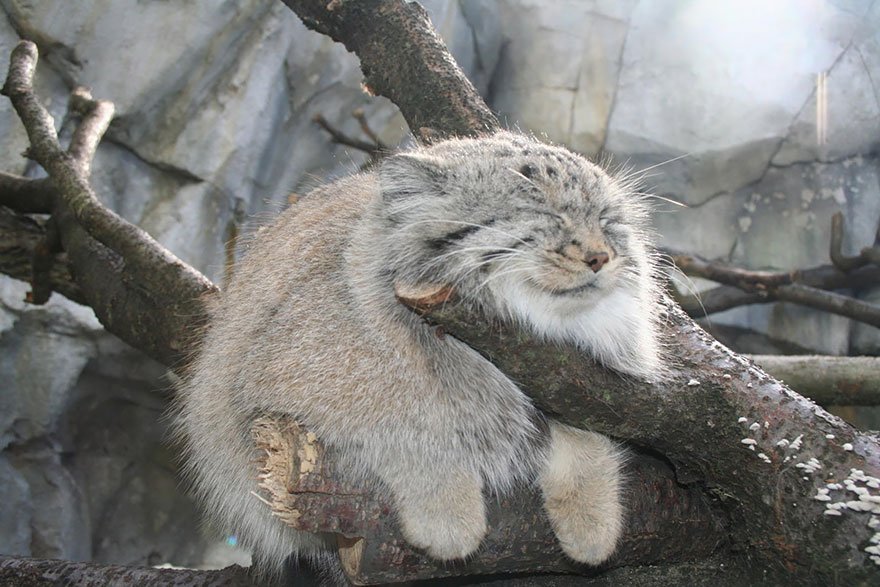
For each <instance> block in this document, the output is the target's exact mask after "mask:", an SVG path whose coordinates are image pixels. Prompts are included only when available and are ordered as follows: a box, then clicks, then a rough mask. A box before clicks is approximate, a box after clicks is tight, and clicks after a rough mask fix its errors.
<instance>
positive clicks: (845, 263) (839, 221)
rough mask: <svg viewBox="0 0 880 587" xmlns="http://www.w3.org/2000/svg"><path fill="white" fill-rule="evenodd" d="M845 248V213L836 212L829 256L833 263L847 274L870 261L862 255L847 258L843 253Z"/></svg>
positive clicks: (832, 220) (832, 224)
mask: <svg viewBox="0 0 880 587" xmlns="http://www.w3.org/2000/svg"><path fill="white" fill-rule="evenodd" d="M842 247H843V212H836V213H835V214H834V216H832V217H831V244H830V246H829V251H828V256H829V257H831V262H832V263H833V264H834V266H835V267H837V268H838V269H840V270H841V271H844V272H847V271H852V270H853V269H858V268H859V267H862V266H864V265H865V264H866V263H868V259H866V258H865V257H863V256H862V255H857V256H855V257H847V256H845V255H844V254H843V252H842Z"/></svg>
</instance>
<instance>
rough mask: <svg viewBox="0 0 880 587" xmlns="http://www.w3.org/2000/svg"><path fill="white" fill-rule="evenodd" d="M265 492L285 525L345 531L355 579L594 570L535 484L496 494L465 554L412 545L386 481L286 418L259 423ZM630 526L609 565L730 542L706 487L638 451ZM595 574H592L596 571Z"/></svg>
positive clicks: (689, 553)
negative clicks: (364, 474)
mask: <svg viewBox="0 0 880 587" xmlns="http://www.w3.org/2000/svg"><path fill="white" fill-rule="evenodd" d="M253 436H254V442H255V444H256V446H257V449H258V453H257V454H258V455H259V456H258V463H259V467H260V473H259V485H260V487H261V489H262V490H263V491H262V496H261V498H262V499H263V500H264V501H265V502H266V505H267V507H269V508H271V510H272V512H273V513H274V514H275V515H276V516H278V518H279V519H280V520H282V521H283V522H284V523H286V524H288V525H290V526H292V527H294V528H297V529H298V530H303V531H307V532H332V533H334V534H336V535H337V536H338V543H339V552H340V559H341V561H342V564H343V569H344V570H345V572H346V574H347V576H348V577H349V579H350V580H351V581H352V582H353V583H355V584H358V585H370V584H376V583H384V582H390V581H395V580H400V577H401V576H405V577H407V579H408V580H416V579H429V578H439V577H447V576H454V575H485V574H493V573H513V572H525V571H528V572H551V571H552V572H588V571H591V569H589V568H587V567H585V566H583V565H577V564H575V563H574V562H572V561H571V560H570V559H568V558H567V557H565V555H564V554H563V553H562V551H561V550H560V549H559V546H558V544H557V541H556V538H555V537H554V534H553V530H552V529H551V527H550V525H549V523H548V521H547V518H546V516H545V515H544V513H543V508H542V505H541V504H542V498H541V496H540V494H539V492H538V491H537V490H536V488H534V487H520V488H518V489H517V490H516V491H515V492H513V493H511V494H509V495H503V496H497V497H490V498H489V499H488V500H487V504H488V519H489V527H490V531H489V535H488V536H487V537H486V539H485V540H484V542H483V544H482V545H481V547H480V550H479V551H478V552H477V553H475V554H474V555H473V556H472V557H470V558H469V559H468V560H467V561H463V562H460V563H454V564H451V563H443V562H440V561H436V560H432V559H430V558H428V557H426V556H425V555H424V554H422V553H421V552H419V551H418V550H416V549H414V548H413V547H411V546H409V545H408V544H407V542H406V540H404V538H403V536H402V535H401V533H400V530H399V528H398V527H397V524H396V522H395V518H394V508H393V506H392V504H391V503H390V501H389V499H388V497H387V495H385V494H384V493H383V492H382V491H381V490H380V489H379V488H375V487H373V488H367V487H363V486H360V485H357V484H353V483H350V482H347V481H346V480H345V476H344V474H342V472H341V471H339V470H338V463H339V460H338V459H337V458H336V456H335V455H334V454H333V453H332V452H330V453H328V452H327V451H325V449H324V448H323V447H322V446H321V444H320V443H319V442H318V439H317V438H316V437H315V435H314V434H311V433H310V432H308V431H306V430H305V429H303V428H302V427H300V426H299V425H297V424H296V422H294V421H292V420H290V419H288V418H285V417H283V416H279V417H274V418H272V417H266V418H262V419H260V420H258V421H257V422H256V423H255V425H254V427H253ZM627 476H628V478H629V482H628V493H627V496H626V501H627V504H628V506H629V511H628V519H629V521H628V524H627V528H626V532H625V534H624V536H623V539H622V540H621V543H620V545H619V547H618V551H617V553H616V554H615V556H614V558H613V559H612V560H611V561H610V562H609V563H607V564H606V565H605V567H604V568H609V567H614V566H621V565H640V564H657V563H659V562H673V561H679V560H695V559H699V558H701V557H706V556H709V555H711V554H712V553H713V552H714V551H715V550H716V549H717V548H718V547H719V546H720V545H721V544H722V543H723V542H724V540H725V535H724V533H723V531H722V527H721V525H720V523H719V522H718V521H717V520H716V518H715V516H714V515H713V513H712V512H711V511H710V508H709V506H708V504H707V502H706V500H705V498H704V497H703V496H702V495H701V494H700V491H699V490H698V489H697V488H695V487H691V488H684V487H681V486H680V485H679V484H678V483H677V482H676V480H675V479H674V477H673V476H672V475H671V472H670V471H669V469H668V468H667V467H666V466H665V465H663V463H661V462H659V461H657V460H656V459H653V458H650V457H646V456H639V457H637V458H634V459H633V461H632V462H631V463H630V465H629V466H628V468H627ZM593 572H595V571H594V570H593Z"/></svg>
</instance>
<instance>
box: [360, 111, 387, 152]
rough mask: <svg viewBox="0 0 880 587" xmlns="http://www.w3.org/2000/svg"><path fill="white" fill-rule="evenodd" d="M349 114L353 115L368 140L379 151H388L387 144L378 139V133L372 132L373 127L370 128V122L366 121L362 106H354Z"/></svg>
mask: <svg viewBox="0 0 880 587" xmlns="http://www.w3.org/2000/svg"><path fill="white" fill-rule="evenodd" d="M351 115H352V116H354V118H355V120H357V121H358V123H359V124H360V125H361V130H362V131H363V133H364V134H365V135H367V136H368V137H370V140H371V141H373V143H375V145H376V147H378V149H379V150H380V151H386V152H387V151H389V148H388V145H386V144H385V143H383V142H382V141H381V140H380V139H379V135H377V134H376V133H375V132H373V129H372V128H370V123H369V122H368V121H367V115H366V114H364V109H363V108H356V109H355V111H354V112H352V113H351Z"/></svg>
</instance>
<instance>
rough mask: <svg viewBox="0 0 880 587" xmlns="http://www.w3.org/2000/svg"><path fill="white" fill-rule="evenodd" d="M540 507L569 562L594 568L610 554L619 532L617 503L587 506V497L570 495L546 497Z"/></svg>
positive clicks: (620, 515)
mask: <svg viewBox="0 0 880 587" xmlns="http://www.w3.org/2000/svg"><path fill="white" fill-rule="evenodd" d="M544 507H545V509H546V511H547V515H548V517H549V518H550V523H551V525H552V526H553V531H554V532H555V533H556V537H557V539H558V540H559V545H560V546H561V547H562V551H563V552H565V554H567V555H568V556H570V557H571V558H572V559H574V560H576V561H578V562H581V563H587V564H590V565H598V564H601V563H603V562H605V561H606V560H607V559H608V558H609V557H610V556H611V555H612V554H614V549H615V548H616V546H617V541H618V539H619V538H620V534H621V531H622V524H621V523H620V520H621V518H622V512H621V508H620V504H619V503H616V502H615V503H604V504H601V503H590V501H589V497H585V496H576V495H575V494H571V495H569V496H565V497H549V496H548V497H547V499H546V501H545V504H544Z"/></svg>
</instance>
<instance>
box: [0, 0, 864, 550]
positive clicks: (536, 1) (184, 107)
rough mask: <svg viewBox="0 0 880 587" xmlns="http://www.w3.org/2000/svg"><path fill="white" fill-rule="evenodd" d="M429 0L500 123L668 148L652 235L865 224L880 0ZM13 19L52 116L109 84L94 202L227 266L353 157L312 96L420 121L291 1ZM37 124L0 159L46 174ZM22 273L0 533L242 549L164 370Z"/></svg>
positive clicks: (738, 323)
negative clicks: (367, 88)
mask: <svg viewBox="0 0 880 587" xmlns="http://www.w3.org/2000/svg"><path fill="white" fill-rule="evenodd" d="M425 4H426V6H427V9H428V11H429V13H430V15H431V17H432V19H433V20H434V22H435V23H436V25H437V27H438V29H439V31H440V33H441V34H442V35H443V36H444V38H445V39H446V41H447V43H448V44H449V46H450V48H451V49H452V51H453V53H454V55H455V56H456V58H457V59H458V61H459V63H461V64H462V66H463V68H464V70H465V72H466V73H467V74H468V75H469V77H470V78H471V79H472V80H473V82H474V84H475V85H476V87H477V88H478V89H479V90H480V91H481V92H482V93H483V95H484V96H486V98H487V100H488V101H489V103H490V105H491V106H492V107H493V108H494V109H496V110H497V111H498V112H499V113H500V114H501V116H502V117H503V119H504V120H505V121H506V123H507V124H509V125H511V126H514V127H518V128H521V129H523V130H525V131H530V132H534V133H536V134H538V135H541V136H546V137H547V138H548V139H549V140H552V141H557V142H562V143H565V144H568V145H569V146H571V147H572V148H574V149H577V150H579V151H581V152H583V153H585V154H588V155H591V156H592V155H597V154H601V153H610V154H611V155H613V157H614V159H615V160H616V161H629V162H630V163H631V164H632V165H633V166H634V167H635V168H637V169H644V168H646V167H649V166H653V165H657V164H662V165H659V167H657V168H656V169H654V170H652V171H651V173H652V174H653V175H652V176H651V177H649V178H648V179H647V182H646V183H647V185H648V186H649V187H650V188H651V189H652V190H653V191H654V192H655V193H658V194H661V195H664V196H670V197H673V198H675V199H678V200H680V201H683V202H686V203H687V204H688V207H674V206H669V205H659V206H658V207H657V213H656V214H655V222H656V225H657V228H658V231H659V233H660V238H661V242H662V244H663V245H665V246H668V247H672V248H677V249H682V250H687V251H693V252H697V253H700V254H702V255H703V256H706V257H709V258H713V259H721V260H729V261H731V262H735V263H737V264H742V265H745V266H748V267H752V268H756V269H757V268H762V269H793V268H797V267H803V266H811V265H819V264H823V263H825V262H827V249H828V239H829V226H830V218H831V215H832V214H833V213H834V212H836V211H838V210H841V211H843V212H844V215H845V218H846V224H847V238H846V242H845V243H844V246H845V250H846V251H847V252H850V253H853V252H855V251H857V250H859V249H860V248H861V247H862V246H865V245H868V244H871V243H872V242H873V239H874V234H875V231H876V228H877V224H878V222H880V179H878V176H880V170H878V163H880V162H878V146H880V91H878V90H880V1H872V0H837V1H830V0H813V1H811V2H803V1H802V0H776V1H774V2H769V3H768V2H765V1H762V0H739V1H737V2H733V1H727V0H724V1H716V0H696V1H693V2H686V1H683V0H656V1H654V0H652V1H651V2H647V1H641V2H639V1H637V0H623V1H616V0H487V1H480V2H477V1H467V0H460V1H453V0H428V1H426V2H425ZM20 35H26V36H28V37H30V38H33V39H35V40H37V41H38V43H39V45H40V47H41V51H42V52H43V55H42V58H41V66H40V68H39V69H38V71H37V77H36V86H37V89H38V91H39V93H40V95H41V96H42V97H43V98H44V100H45V101H46V103H47V105H48V107H49V109H50V111H51V112H52V114H53V116H54V117H55V120H56V124H57V125H58V126H59V127H62V125H63V123H64V115H65V112H66V106H67V96H68V94H69V91H70V89H71V87H73V86H74V85H77V84H81V85H87V86H90V87H91V88H92V91H93V94H94V95H95V96H96V97H100V98H106V99H109V100H112V101H113V102H114V103H115V105H116V108H117V116H116V119H115V120H114V122H113V125H112V126H111V128H110V130H109V132H108V133H107V137H106V140H105V141H104V142H103V143H102V145H101V147H100V149H99V151H98V155H97V158H96V162H95V166H94V174H93V178H92V181H93V184H94V186H95V188H96V191H97V192H98V194H99V196H100V197H101V198H102V199H103V201H105V202H106V203H107V204H108V205H109V206H111V207H112V208H113V209H115V210H117V211H118V212H119V213H121V214H122V215H123V216H125V217H126V218H128V219H129V220H131V221H133V222H136V223H138V224H140V225H141V226H143V227H144V228H145V229H146V230H148V231H149V232H150V233H151V234H152V235H154V236H155V237H156V238H157V239H158V240H159V241H160V242H162V243H164V244H165V245H166V246H167V247H169V248H170V249H171V250H172V251H174V252H175V253H176V254H178V255H179V256H180V257H181V258H183V259H184V260H185V261H187V262H189V263H191V264H193V265H194V266H196V267H197V268H199V269H200V270H202V271H204V272H205V273H206V274H207V275H209V276H210V277H211V278H212V279H215V280H218V281H221V282H222V279H223V267H224V266H225V263H226V262H227V261H228V260H230V259H231V258H232V255H233V252H232V251H233V249H234V246H229V245H227V243H228V242H229V241H230V239H234V238H236V237H238V236H239V235H241V234H242V233H246V232H247V231H248V230H249V228H248V227H247V225H248V224H249V223H250V221H251V219H252V218H255V217H256V218H261V217H265V216H266V215H268V214H271V213H273V212H274V211H275V210H277V209H279V208H280V207H282V206H283V205H284V204H285V203H286V201H287V197H288V194H289V193H290V192H300V193H301V192H305V191H307V190H308V189H310V188H311V187H314V186H315V185H319V184H320V183H322V182H324V181H326V180H328V179H331V178H333V177H336V176H339V175H343V174H345V173H348V172H350V171H352V170H354V169H357V168H358V167H359V166H360V165H362V164H363V163H364V161H365V158H364V155H363V154H361V153H358V152H355V151H351V150H349V149H347V148H343V147H340V146H337V145H334V144H332V143H331V141H330V140H329V138H328V137H327V136H326V134H325V133H324V132H323V131H321V130H320V129H319V128H318V127H317V126H316V125H315V124H314V123H313V122H312V118H313V116H314V115H315V114H318V113H320V114H323V115H324V116H325V117H326V118H327V119H328V120H330V121H331V123H333V124H334V125H335V126H337V127H339V128H341V129H342V130H343V131H344V132H346V133H348V134H351V135H358V134H359V126H358V123H357V122H356V121H355V120H353V119H352V117H351V113H352V111H353V110H354V109H355V108H363V109H364V111H365V112H366V114H367V117H368V119H369V120H370V123H371V125H372V126H373V128H374V129H375V130H376V131H377V132H379V133H380V135H381V136H382V138H383V140H384V141H386V142H387V143H389V144H397V143H398V142H400V141H402V140H405V137H406V134H407V129H406V126H405V123H404V121H403V120H402V118H401V116H400V115H399V113H398V112H397V110H396V108H395V107H394V106H393V105H391V104H390V103H388V101H386V100H384V99H379V98H373V97H370V96H368V95H366V94H365V93H364V92H363V91H362V89H361V87H360V81H361V77H360V73H359V69H358V63H357V60H356V59H355V58H354V57H353V56H352V55H350V54H348V53H347V52H346V51H345V49H344V48H343V47H342V46H340V45H337V44H334V43H333V42H331V41H330V40H328V39H326V38H323V37H321V36H320V35H317V34H315V33H312V32H310V31H308V30H306V29H305V27H304V26H303V25H302V24H301V23H300V22H299V21H298V20H297V18H296V17H295V16H294V15H293V14H292V13H291V12H290V11H289V10H288V9H287V8H286V7H285V6H283V5H282V4H281V3H280V2H277V0H222V1H209V0H191V1H189V2H143V1H139V0H82V1H80V2H76V3H73V2H70V1H69V0H0V67H3V68H4V69H5V66H6V63H7V59H8V54H9V51H10V50H11V48H12V47H13V46H14V45H15V43H16V42H17V40H18V38H19V36H20ZM823 72H824V73H825V76H824V79H825V81H824V85H822V83H820V81H819V80H820V79H821V78H820V76H819V74H820V73H823ZM820 88H822V90H821V92H820ZM820 93H821V94H822V95H824V97H825V99H824V101H823V100H821V99H820V97H819V96H820ZM823 102H824V104H826V111H825V114H824V115H823V116H817V110H819V107H820V106H821V104H822V103H823ZM820 114H821V112H820ZM68 127H69V125H64V126H63V129H62V130H63V134H65V135H66V134H68V133H69V128H68ZM822 129H824V130H822ZM26 145H27V142H26V137H25V135H24V131H23V129H22V128H21V125H20V124H19V123H18V121H17V120H16V118H15V116H14V114H13V113H12V110H11V107H10V105H9V103H8V101H6V100H5V99H4V100H0V151H2V152H3V153H4V154H5V157H4V160H3V162H2V164H0V168H2V169H3V170H4V171H11V172H16V173H23V174H28V175H31V176H38V175H40V174H41V173H42V172H41V171H40V169H39V168H38V167H36V166H35V165H33V164H32V163H29V162H27V160H25V159H23V158H20V157H18V156H17V154H18V153H21V152H22V151H23V150H24V148H25V147H26ZM677 157H681V158H680V159H675V158H677ZM670 160H671V161H670ZM690 287H694V288H704V287H707V284H706V283H705V282H701V281H699V280H695V281H694V282H692V283H691V284H690ZM26 290H27V287H26V286H25V285H23V284H21V283H17V282H12V281H11V280H8V279H5V278H0V381H2V383H0V530H2V531H0V552H9V553H16V554H30V555H34V556H63V557H67V558H94V559H97V560H101V561H106V562H120V563H140V564H152V563H159V562H164V561H171V562H174V563H177V564H189V565H198V564H215V565H218V564H223V563H224V562H225V561H227V560H230V557H239V558H238V559H237V560H241V556H242V555H241V553H240V552H236V551H234V550H231V549H229V548H228V547H226V546H224V545H223V542H222V541H220V542H218V541H215V540H214V539H212V538H204V537H203V536H202V534H201V533H200V532H199V531H198V529H197V524H198V522H197V513H196V511H195V509H194V507H193V505H192V504H191V503H190V501H189V500H188V499H187V498H186V497H185V496H184V495H183V493H182V492H181V491H180V488H179V486H178V482H177V478H176V475H175V467H174V463H173V458H172V457H173V447H169V446H168V445H163V444H162V442H161V438H162V436H163V434H164V433H165V423H164V421H163V420H162V419H161V413H162V412H163V410H164V408H165V406H166V404H167V400H168V393H167V389H168V381H167V380H166V379H164V378H163V372H162V369H161V368H159V367H158V366H157V365H155V364H153V363H151V362H149V361H148V360H146V359H144V358H143V357H141V356H140V355H138V353H136V352H134V351H133V350H131V349H129V348H128V347H126V346H125V345H124V344H122V343H120V342H119V341H118V340H116V339H115V338H113V337H112V336H109V335H107V334H106V333H104V332H103V331H102V330H101V328H100V325H99V324H98V322H97V320H96V319H95V317H94V315H93V314H92V313H91V311H90V310H88V309H86V308H82V307H79V306H77V305H75V304H72V303H70V302H67V301H66V300H63V299H60V298H58V297H57V296H54V297H53V299H52V300H51V301H50V303H49V304H47V305H46V306H43V307H32V306H28V305H26V304H24V302H23V301H22V300H23V299H24V295H25V292H26ZM864 295H865V297H866V299H873V300H875V301H877V300H880V297H878V296H880V294H878V293H876V292H875V293H873V294H871V293H867V294H864ZM712 321H713V323H714V324H717V325H719V326H720V327H721V330H723V331H724V332H731V333H734V334H732V335H731V337H732V338H731V340H736V341H740V342H741V343H742V345H743V348H755V349H768V348H771V349H772V348H775V349H780V350H790V349H805V350H812V351H819V352H828V353H859V352H865V353H875V354H876V353H877V352H880V336H878V330H877V329H876V328H872V327H868V326H863V325H854V324H852V323H851V322H850V321H848V320H846V319H843V318H840V317H834V316H828V315H824V314H821V313H817V312H813V311H810V310H806V309H803V308H799V307H794V306H791V305H784V304H778V305H767V306H754V307H750V308H740V309H736V310H731V311H729V312H726V313H723V314H720V315H716V316H713V317H712ZM221 538H223V537H221Z"/></svg>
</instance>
